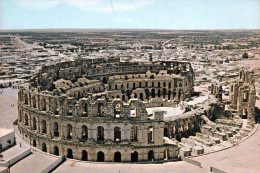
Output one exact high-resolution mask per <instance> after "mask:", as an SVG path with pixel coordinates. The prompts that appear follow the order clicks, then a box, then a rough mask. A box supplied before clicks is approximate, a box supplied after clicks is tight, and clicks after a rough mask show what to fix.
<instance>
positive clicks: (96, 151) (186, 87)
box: [18, 58, 255, 162]
mask: <svg viewBox="0 0 260 173" xmlns="http://www.w3.org/2000/svg"><path fill="white" fill-rule="evenodd" d="M243 75H244V77H243V78H244V82H248V81H249V80H247V79H246V78H245V76H246V74H244V72H243V73H241V79H242V76H243ZM250 84H251V83H250ZM239 85H242V83H241V82H240V84H239ZM236 87H238V86H237V85H236ZM245 88H246V90H247V91H248V90H250V88H248V87H245ZM233 90H234V88H232V92H233ZM240 90H241V89H240ZM241 92H242V91H241ZM252 92H253V91H252ZM236 94H237V92H236ZM236 94H233V95H232V98H233V103H232V104H233V107H232V108H230V109H236V102H238V100H239V99H238V98H237V97H235V95H236ZM253 94H255V93H251V94H250V93H249V94H247V95H241V98H242V97H243V98H242V99H243V101H244V102H245V98H244V97H246V99H248V97H251V96H252V95H253ZM193 95H194V72H193V69H192V67H191V64H190V63H189V62H179V61H159V62H139V63H137V62H120V59H117V58H113V59H111V58H110V59H84V60H83V59H81V60H75V61H70V62H61V63H58V64H55V65H51V66H44V67H43V68H42V69H41V70H40V72H39V73H38V74H37V75H35V76H33V77H32V78H31V79H30V85H29V88H22V89H20V90H19V93H18V114H19V115H18V129H19V132H20V134H21V135H22V137H23V139H24V140H25V141H26V142H28V143H29V144H30V145H32V146H33V147H36V148H38V149H39V150H42V151H43V152H47V153H50V154H54V155H58V156H62V155H63V156H66V157H67V158H71V159H78V160H83V161H98V162H104V161H105V162H142V161H143V162H147V161H160V160H162V161H164V160H176V159H178V157H179V156H180V155H183V156H187V155H191V154H192V153H193V154H194V153H195V154H200V153H203V152H204V149H203V148H201V147H199V146H198V145H195V147H192V148H189V147H187V144H189V145H192V144H190V138H192V139H195V137H194V136H191V135H196V136H197V137H198V136H199V137H200V138H203V139H204V141H205V140H206V139H205V138H207V137H205V134H207V135H212V137H211V138H208V139H207V143H206V144H203V145H209V146H211V144H208V143H210V142H212V141H213V142H212V143H214V144H218V143H221V142H223V141H225V140H226V137H227V138H229V137H230V140H231V141H232V140H235V139H231V137H232V135H235V134H236V133H237V132H238V131H239V130H240V129H239V128H237V129H233V126H232V127H231V126H228V125H227V124H228V123H227V122H228V120H219V119H218V118H220V117H221V115H225V116H229V115H226V114H227V113H225V111H224V108H223V107H225V106H223V104H221V102H220V101H221V100H222V88H221V86H218V85H212V86H211V94H210V95H207V96H202V97H199V99H198V100H201V99H203V102H202V103H199V104H196V102H198V101H196V99H195V100H194V99H193V98H192V97H193ZM249 100H252V99H249ZM249 104H250V105H254V103H249ZM198 105H199V108H198ZM239 105H241V104H239ZM242 106H243V105H242ZM240 107H241V106H240ZM246 107H248V105H247V104H245V103H244V109H239V110H240V111H239V113H240V114H241V115H240V114H239V116H241V117H244V118H248V119H250V120H252V121H253V112H254V110H253V107H250V108H249V109H248V111H247V110H246V109H245V108H246ZM233 111H234V110H233ZM217 119H218V120H217ZM213 121H215V122H218V123H219V125H217V126H216V124H215V123H213ZM229 121H231V120H229ZM232 123H233V125H234V126H238V127H241V122H238V123H237V122H236V123H235V122H233V121H232V122H231V124H232ZM215 126H216V128H215ZM220 127H221V128H222V127H223V128H224V129H225V132H227V133H226V134H225V133H224V131H221V130H219V128H220ZM216 129H217V130H216ZM244 131H249V130H248V129H245V130H244ZM199 132H203V133H204V134H202V133H199ZM203 135H204V136H203ZM196 140H197V141H198V140H199V139H196ZM200 142H201V141H200ZM202 142H203V141H202ZM212 145H213V144H212Z"/></svg>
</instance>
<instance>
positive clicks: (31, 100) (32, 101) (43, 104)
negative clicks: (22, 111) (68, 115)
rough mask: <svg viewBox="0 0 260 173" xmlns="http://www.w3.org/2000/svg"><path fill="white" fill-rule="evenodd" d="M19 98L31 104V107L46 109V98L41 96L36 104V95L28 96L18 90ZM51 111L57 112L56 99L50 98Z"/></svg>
mask: <svg viewBox="0 0 260 173" xmlns="http://www.w3.org/2000/svg"><path fill="white" fill-rule="evenodd" d="M19 100H20V101H23V103H24V104H26V105H28V106H31V107H32V108H38V109H39V110H41V111H46V110H47V103H46V99H45V98H44V97H41V98H40V100H39V105H37V100H36V96H32V97H31V96H30V95H29V94H27V93H24V94H22V93H21V92H20V94H19ZM51 105H52V110H50V111H52V112H53V113H54V114H58V103H57V100H56V99H53V100H52V103H51Z"/></svg>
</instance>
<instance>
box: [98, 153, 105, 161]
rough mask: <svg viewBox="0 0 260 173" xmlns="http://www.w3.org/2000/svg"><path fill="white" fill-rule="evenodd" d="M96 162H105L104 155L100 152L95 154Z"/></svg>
mask: <svg viewBox="0 0 260 173" xmlns="http://www.w3.org/2000/svg"><path fill="white" fill-rule="evenodd" d="M97 161H98V162H104V161H105V155H104V153H103V152H102V151H99V152H98V153H97Z"/></svg>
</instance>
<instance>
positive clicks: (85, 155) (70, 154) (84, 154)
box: [42, 143, 168, 162]
mask: <svg viewBox="0 0 260 173" xmlns="http://www.w3.org/2000/svg"><path fill="white" fill-rule="evenodd" d="M42 151H43V152H47V146H46V144H45V143H42ZM165 151H167V149H166V150H165ZM52 154H54V155H56V156H59V155H60V152H59V148H58V147H57V146H54V147H53V153H52ZM66 157H67V158H70V159H73V158H74V156H73V151H72V149H71V148H68V149H67V150H66ZM164 157H165V158H166V157H168V156H167V154H166V155H165V156H164ZM147 158H148V161H154V160H155V159H154V151H153V150H150V151H149V152H148V153H147ZM81 160H83V161H88V152H87V151H86V150H82V151H81ZM96 161H97V162H104V161H105V154H104V152H102V151H99V152H97V156H96ZM121 161H122V156H121V153H120V152H119V151H117V152H115V153H114V162H121ZM138 161H139V159H138V152H137V151H132V152H131V162H138Z"/></svg>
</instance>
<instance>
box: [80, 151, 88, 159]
mask: <svg viewBox="0 0 260 173" xmlns="http://www.w3.org/2000/svg"><path fill="white" fill-rule="evenodd" d="M81 160H83V161H87V160H88V152H87V151H86V150H82V152H81Z"/></svg>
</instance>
